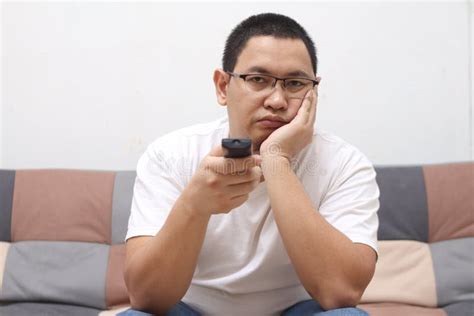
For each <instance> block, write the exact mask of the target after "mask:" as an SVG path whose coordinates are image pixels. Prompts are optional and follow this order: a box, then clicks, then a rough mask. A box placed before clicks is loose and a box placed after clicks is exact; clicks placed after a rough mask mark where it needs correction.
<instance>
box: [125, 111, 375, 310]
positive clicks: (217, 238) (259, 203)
mask: <svg viewBox="0 0 474 316" xmlns="http://www.w3.org/2000/svg"><path fill="white" fill-rule="evenodd" d="M228 132H229V124H228V120H227V118H222V119H219V120H217V121H214V122H211V123H208V124H200V125H195V126H191V127H188V128H184V129H181V130H178V131H175V132H172V133H170V134H167V135H165V136H163V137H160V138H159V139H157V140H156V141H155V142H153V143H152V144H151V145H150V146H149V147H148V149H147V150H146V152H145V153H144V154H143V156H142V157H141V158H140V160H139V162H138V166H137V178H136V181H135V187H134V196H133V202H132V210H131V215H130V220H129V224H128V233H127V236H126V239H128V238H131V237H134V236H143V235H149V236H154V235H156V234H157V233H158V232H159V230H160V229H161V227H162V226H163V224H164V222H165V220H166V218H167V216H168V214H169V212H170V211H171V209H172V207H173V205H174V203H175V201H176V199H177V198H178V197H179V195H180V194H181V192H182V190H183V189H184V187H185V186H186V185H187V183H188V182H189V180H190V179H191V177H192V175H193V174H194V172H195V171H196V169H197V168H198V166H199V164H200V162H201V160H202V159H203V158H204V157H205V156H206V155H207V154H208V153H209V151H210V150H211V148H212V147H214V146H216V145H218V144H220V142H221V139H222V138H226V137H228ZM292 167H293V170H294V171H295V173H296V175H297V176H298V178H299V179H300V181H301V182H302V184H303V185H304V188H305V191H306V193H307V194H308V195H309V197H310V198H311V200H312V201H313V203H314V204H313V205H314V206H315V209H316V210H318V211H319V212H320V214H321V215H322V216H323V217H324V218H325V219H326V220H327V221H328V222H329V223H330V224H332V225H333V226H334V227H336V228H337V229H338V230H339V231H341V232H342V233H344V234H345V235H346V236H347V237H348V238H350V239H351V240H352V241H353V242H358V243H364V244H367V245H369V246H370V247H372V248H373V249H375V250H377V228H378V217H377V210H378V208H379V200H378V197H379V189H378V186H377V183H376V182H375V171H374V169H373V167H372V164H371V163H370V161H369V160H368V159H367V158H366V157H365V156H364V155H363V154H362V153H361V152H360V151H359V150H357V149H356V148H355V147H354V146H352V145H350V144H348V143H346V142H345V141H343V140H342V139H340V138H338V137H336V136H334V135H331V134H329V133H327V132H322V131H321V130H319V129H316V130H315V132H314V135H313V142H312V143H311V144H310V145H308V146H307V147H306V148H305V149H304V150H303V151H301V152H300V153H299V154H298V155H297V157H296V159H294V161H293V164H292ZM157 268H159V267H157ZM310 298H311V297H310V296H309V294H308V293H307V292H306V290H305V289H304V287H303V286H302V285H301V282H300V281H299V279H298V276H297V275H296V272H295V270H294V268H293V266H292V264H291V261H290V259H289V257H288V254H287V252H286V250H285V247H284V245H283V242H282V239H281V237H280V235H279V232H278V229H277V226H276V223H275V220H274V217H273V214H272V211H271V206H270V201H269V197H268V194H267V190H266V184H265V182H262V183H260V184H259V186H258V187H257V188H256V189H255V190H254V191H252V192H251V194H250V196H249V199H248V200H247V202H245V203H244V204H242V205H241V206H240V207H238V208H236V209H234V210H232V211H231V212H230V213H228V214H219V215H212V216H211V219H210V222H209V225H208V228H207V232H206V237H205V239H204V243H203V246H202V249H201V252H200V255H199V258H198V262H197V267H196V270H195V273H194V276H193V280H192V283H191V286H190V288H189V289H188V291H187V293H186V295H185V296H184V298H183V299H182V300H183V301H184V302H185V303H186V304H189V305H190V306H191V307H193V308H194V309H195V310H197V311H199V312H200V313H202V314H203V315H248V316H253V315H259V316H261V315H279V314H280V313H281V312H282V311H283V310H284V309H286V308H288V307H289V306H291V305H293V304H296V303H297V302H299V301H302V300H307V299H310Z"/></svg>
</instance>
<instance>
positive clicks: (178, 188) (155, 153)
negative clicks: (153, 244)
mask: <svg viewBox="0 0 474 316" xmlns="http://www.w3.org/2000/svg"><path fill="white" fill-rule="evenodd" d="M161 145H162V146H161V147H162V148H159V149H156V147H160V146H157V144H156V143H155V144H152V145H150V146H149V147H148V148H147V150H146V152H145V153H144V154H143V155H142V156H141V157H140V159H139V161H138V165H137V177H136V179H135V185H134V188H133V199H132V207H131V212H130V218H129V221H128V231H127V235H126V237H125V240H127V239H129V238H131V237H135V236H154V235H156V234H157V233H158V232H159V231H160V229H161V227H162V226H163V224H164V223H165V220H166V218H167V217H168V214H169V213H170V211H171V209H172V208H173V205H174V203H175V201H176V200H177V199H178V197H179V196H180V194H181V192H182V189H183V184H182V181H181V179H180V178H179V174H177V173H175V172H173V170H174V168H173V162H174V161H173V159H172V158H170V157H167V156H166V155H165V154H164V153H165V147H166V146H165V144H161Z"/></svg>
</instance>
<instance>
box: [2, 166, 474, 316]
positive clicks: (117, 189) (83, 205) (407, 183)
mask: <svg viewBox="0 0 474 316" xmlns="http://www.w3.org/2000/svg"><path fill="white" fill-rule="evenodd" d="M376 171H377V182H378V184H379V187H380V191H381V196H380V202H381V205H380V211H379V220H380V227H379V240H380V241H379V259H378V263H377V268H376V272H375V276H374V278H373V280H372V282H371V283H370V284H369V287H368V288H367V290H366V292H365V294H364V296H363V299H362V301H363V302H364V303H378V302H398V303H407V304H413V305H419V306H428V307H434V306H445V305H449V304H453V303H454V304H455V303H456V302H461V301H464V300H472V299H474V292H473V291H474V290H473V289H474V273H473V272H474V271H473V269H474V268H473V262H474V256H473V253H474V251H473V250H474V238H473V237H474V221H473V216H474V215H473V214H474V180H473V179H474V163H456V164H439V165H427V166H398V167H397V166H394V167H376ZM134 180H135V172H130V171H123V172H101V171H79V170H17V171H15V170H0V302H1V301H53V302H58V303H70V304H76V305H83V306H90V307H95V308H100V309H105V308H110V307H111V306H115V305H120V304H126V303H128V296H127V291H126V288H125V284H124V281H123V276H122V270H123V264H124V258H125V248H124V244H123V242H124V238H125V234H126V230H127V224H128V217H129V213H130V205H131V200H132V193H133V184H134Z"/></svg>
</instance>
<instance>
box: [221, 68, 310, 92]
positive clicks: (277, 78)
mask: <svg viewBox="0 0 474 316" xmlns="http://www.w3.org/2000/svg"><path fill="white" fill-rule="evenodd" d="M225 72H226V73H227V74H229V75H230V76H231V77H234V78H241V79H242V80H244V82H245V78H247V77H248V76H257V75H261V76H266V77H270V78H273V79H274V80H275V81H274V82H273V84H272V90H273V89H274V88H275V87H276V84H277V82H278V81H279V80H281V81H282V82H283V85H282V87H283V88H284V89H285V91H286V84H285V80H288V79H305V80H309V81H311V82H312V83H313V86H312V87H311V88H314V87H315V86H317V85H319V81H318V80H315V79H311V78H306V77H286V78H280V77H277V76H273V75H269V74H262V73H248V74H241V73H237V72H232V71H225Z"/></svg>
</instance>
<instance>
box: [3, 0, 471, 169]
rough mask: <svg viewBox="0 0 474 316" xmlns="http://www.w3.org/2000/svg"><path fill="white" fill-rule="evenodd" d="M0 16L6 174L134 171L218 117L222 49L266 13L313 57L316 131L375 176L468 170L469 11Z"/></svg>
mask: <svg viewBox="0 0 474 316" xmlns="http://www.w3.org/2000/svg"><path fill="white" fill-rule="evenodd" d="M250 7H251V8H250ZM3 11H4V12H3V13H4V14H3V18H2V26H3V28H4V36H3V46H2V52H3V54H2V66H3V69H2V77H3V85H2V87H3V94H2V95H1V97H2V103H3V109H2V110H3V113H2V111H0V113H2V114H0V115H1V116H0V122H1V128H0V139H3V142H1V143H0V167H3V168H84V169H134V168H135V166H136V162H137V159H138V158H139V156H140V154H141V153H142V152H143V150H144V148H145V146H146V145H147V144H148V143H150V142H151V141H153V140H154V139H155V138H156V137H158V136H160V135H162V134H164V133H166V132H169V131H171V130H174V129H176V128H179V127H183V126H187V125H190V124H193V123H198V122H204V121H208V120H210V119H214V118H217V117H219V116H221V115H224V114H225V110H224V109H223V108H220V107H219V106H218V105H217V102H216V100H215V94H214V88H213V84H212V72H213V70H214V68H215V67H220V58H221V53H222V49H223V46H224V41H225V38H226V36H227V35H228V33H229V32H230V31H231V29H232V28H233V27H234V26H235V25H236V24H237V23H238V22H239V21H241V20H242V19H243V18H245V17H247V16H249V15H250V14H255V13H260V12H264V11H272V12H279V13H283V14H287V15H289V16H291V17H294V18H295V19H296V20H298V21H299V22H300V23H301V24H302V25H303V26H304V27H305V28H306V29H307V30H308V32H309V33H310V34H311V35H312V36H313V38H314V40H315V42H316V44H317V46H318V49H319V59H320V68H319V69H320V71H319V73H320V75H321V76H322V77H323V82H322V84H321V86H320V98H321V99H320V103H319V106H318V108H319V112H318V118H317V125H318V126H320V127H321V128H324V129H327V130H330V131H332V132H334V133H336V134H338V135H340V136H341V137H343V138H345V139H346V140H348V141H349V142H351V143H353V144H355V145H356V146H358V147H359V148H360V149H361V150H362V151H363V152H365V153H366V154H367V155H368V157H369V158H370V159H371V160H372V161H373V162H374V163H375V164H414V163H436V162H448V161H465V160H472V159H473V155H474V149H473V148H472V138H473V136H474V132H473V130H472V120H473V116H472V102H471V100H470V98H471V97H472V89H473V88H474V87H473V85H472V83H471V80H470V78H471V77H470V76H471V74H470V72H471V71H472V62H471V61H470V58H472V55H471V54H472V50H471V42H472V41H471V38H470V37H472V33H473V32H472V31H471V27H472V26H471V24H470V19H472V12H471V9H470V7H469V3H468V1H451V2H448V1H446V2H422V3H414V4H413V3H410V2H401V3H394V2H387V1H383V2H352V3H328V2H317V3H308V2H307V3H298V4H296V3H288V4H285V3H268V2H265V3H260V4H256V5H253V4H252V5H251V4H249V3H236V4H232V3H224V4H219V3H191V4H184V3H141V4H134V3H128V4H124V3H114V2H109V3H91V2H85V3H79V2H77V3H74V2H63V3H60V2H59V3H58V2H56V3H54V2H52V3H29V4H28V3H4V8H3ZM470 66H471V67H470ZM2 136H3V137H2Z"/></svg>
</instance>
